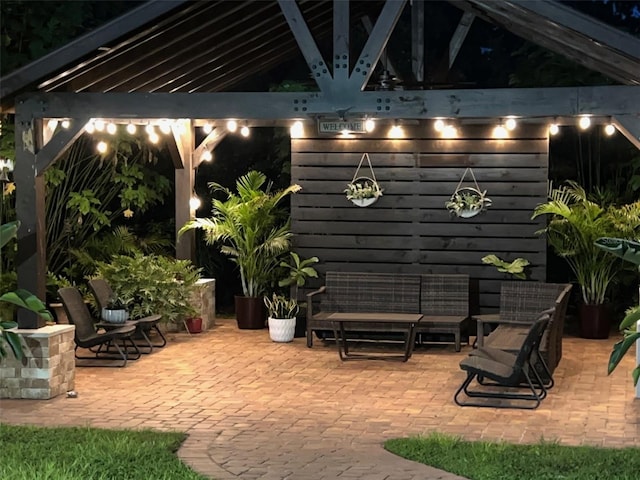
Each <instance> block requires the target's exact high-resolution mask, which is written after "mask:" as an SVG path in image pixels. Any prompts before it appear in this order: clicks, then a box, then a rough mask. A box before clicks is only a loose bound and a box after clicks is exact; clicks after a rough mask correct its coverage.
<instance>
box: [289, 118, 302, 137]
mask: <svg viewBox="0 0 640 480" xmlns="http://www.w3.org/2000/svg"><path fill="white" fill-rule="evenodd" d="M289 135H291V138H302V136H303V135H304V125H303V124H302V122H301V121H297V122H294V123H293V125H291V128H290V129H289Z"/></svg>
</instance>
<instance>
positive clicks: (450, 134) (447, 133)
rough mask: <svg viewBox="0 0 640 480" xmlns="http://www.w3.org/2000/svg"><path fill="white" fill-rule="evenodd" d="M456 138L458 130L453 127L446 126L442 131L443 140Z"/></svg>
mask: <svg viewBox="0 0 640 480" xmlns="http://www.w3.org/2000/svg"><path fill="white" fill-rule="evenodd" d="M457 136H458V129H457V128H456V127H454V126H453V125H446V126H445V127H444V128H443V129H442V137H443V138H456V137H457Z"/></svg>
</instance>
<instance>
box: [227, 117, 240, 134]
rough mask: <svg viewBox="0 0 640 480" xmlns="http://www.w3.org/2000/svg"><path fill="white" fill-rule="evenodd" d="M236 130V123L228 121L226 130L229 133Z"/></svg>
mask: <svg viewBox="0 0 640 480" xmlns="http://www.w3.org/2000/svg"><path fill="white" fill-rule="evenodd" d="M237 129H238V122H236V121H235V120H229V121H228V122H227V130H229V131H230V132H231V133H233V132H235V131H236V130H237Z"/></svg>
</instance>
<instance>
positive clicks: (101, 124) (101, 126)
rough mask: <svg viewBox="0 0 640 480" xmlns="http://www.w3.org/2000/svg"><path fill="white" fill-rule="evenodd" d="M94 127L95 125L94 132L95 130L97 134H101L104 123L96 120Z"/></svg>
mask: <svg viewBox="0 0 640 480" xmlns="http://www.w3.org/2000/svg"><path fill="white" fill-rule="evenodd" d="M94 125H95V127H96V130H97V131H98V132H102V131H104V122H103V121H102V120H96V121H95V122H94Z"/></svg>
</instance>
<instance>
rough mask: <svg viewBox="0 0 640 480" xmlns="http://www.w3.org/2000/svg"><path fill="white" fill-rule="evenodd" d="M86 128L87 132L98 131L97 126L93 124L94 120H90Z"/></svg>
mask: <svg viewBox="0 0 640 480" xmlns="http://www.w3.org/2000/svg"><path fill="white" fill-rule="evenodd" d="M84 130H85V132H87V133H93V132H95V131H96V127H95V125H94V124H93V122H88V123H87V124H86V125H85V126H84Z"/></svg>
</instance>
